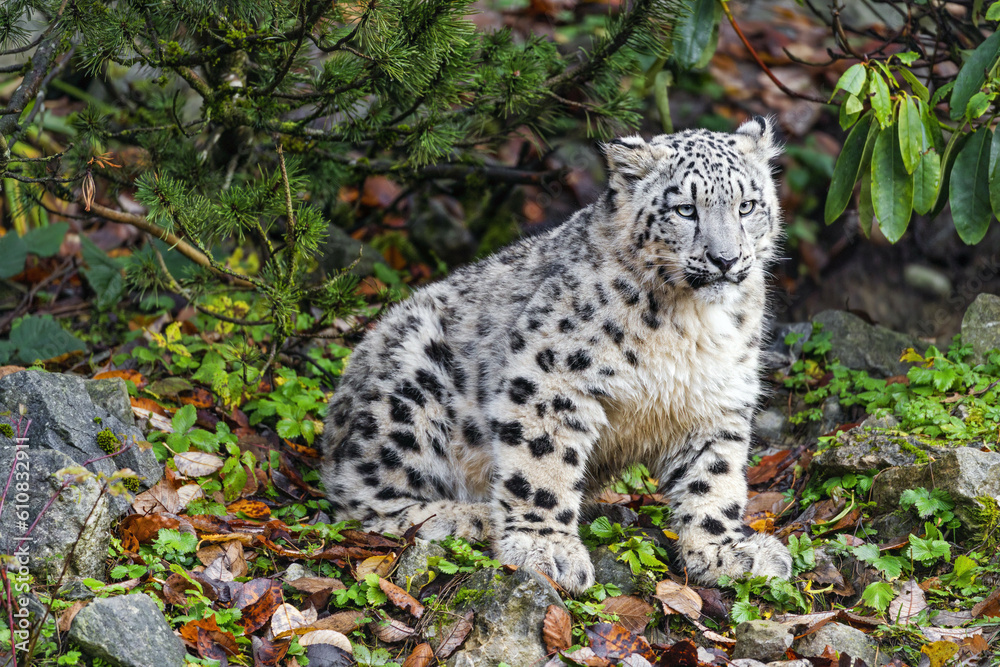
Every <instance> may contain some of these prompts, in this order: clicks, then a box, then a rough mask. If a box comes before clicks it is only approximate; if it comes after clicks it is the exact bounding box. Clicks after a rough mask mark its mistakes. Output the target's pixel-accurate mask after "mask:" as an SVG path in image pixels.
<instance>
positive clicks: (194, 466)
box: [174, 451, 223, 477]
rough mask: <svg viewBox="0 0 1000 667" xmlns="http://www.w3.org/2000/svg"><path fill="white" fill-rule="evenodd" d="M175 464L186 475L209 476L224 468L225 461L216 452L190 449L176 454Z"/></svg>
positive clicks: (178, 470)
mask: <svg viewBox="0 0 1000 667" xmlns="http://www.w3.org/2000/svg"><path fill="white" fill-rule="evenodd" d="M174 465H175V466H177V472H179V473H180V474H182V475H184V476H186V477H207V476H208V475H211V474H212V473H214V472H215V471H217V470H219V469H220V468H222V466H223V461H222V459H221V458H219V457H218V456H216V455H215V454H208V453H207V452H199V451H189V452H182V453H180V454H175V455H174Z"/></svg>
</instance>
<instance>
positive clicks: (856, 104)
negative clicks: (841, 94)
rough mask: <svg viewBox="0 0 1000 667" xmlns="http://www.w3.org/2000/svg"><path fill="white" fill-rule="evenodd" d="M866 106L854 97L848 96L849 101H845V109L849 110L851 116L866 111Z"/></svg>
mask: <svg viewBox="0 0 1000 667" xmlns="http://www.w3.org/2000/svg"><path fill="white" fill-rule="evenodd" d="M864 108H865V105H863V104H862V103H861V100H859V99H858V98H856V97H855V96H854V95H848V96H847V99H846V100H844V109H846V110H847V113H848V114H849V115H854V114H859V113H861V112H862V111H864Z"/></svg>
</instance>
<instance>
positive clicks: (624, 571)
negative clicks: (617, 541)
mask: <svg viewBox="0 0 1000 667" xmlns="http://www.w3.org/2000/svg"><path fill="white" fill-rule="evenodd" d="M590 560H591V562H592V563H593V564H594V580H595V581H596V582H597V583H599V584H614V585H615V586H617V587H618V588H619V589H621V592H622V595H631V594H632V593H633V592H635V578H634V577H633V576H632V570H631V569H630V568H629V566H628V565H626V564H625V563H623V562H621V561H620V560H618V556H617V555H615V554H613V553H612V552H611V550H610V549H608V548H607V547H598V548H597V549H595V550H594V551H591V552H590Z"/></svg>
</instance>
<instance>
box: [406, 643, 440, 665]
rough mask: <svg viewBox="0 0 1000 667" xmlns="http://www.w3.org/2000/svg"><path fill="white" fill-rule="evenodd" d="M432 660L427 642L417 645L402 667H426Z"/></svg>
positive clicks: (432, 656) (432, 654) (432, 655)
mask: <svg viewBox="0 0 1000 667" xmlns="http://www.w3.org/2000/svg"><path fill="white" fill-rule="evenodd" d="M433 660H434V651H433V649H431V645H430V644H428V643H427V642H424V643H423V644H418V645H417V647H416V648H415V649H413V653H411V654H410V656H409V657H408V658H407V659H406V660H405V661H404V662H403V667H428V665H430V664H431V661H433Z"/></svg>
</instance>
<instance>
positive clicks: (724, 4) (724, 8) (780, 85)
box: [722, 1, 827, 104]
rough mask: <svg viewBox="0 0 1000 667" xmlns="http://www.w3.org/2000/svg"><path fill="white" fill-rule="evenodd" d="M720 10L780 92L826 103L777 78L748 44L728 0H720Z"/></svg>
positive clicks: (801, 98)
mask: <svg viewBox="0 0 1000 667" xmlns="http://www.w3.org/2000/svg"><path fill="white" fill-rule="evenodd" d="M722 11H723V12H724V13H725V15H726V18H727V19H729V23H730V25H732V26H733V30H735V31H736V34H737V35H738V36H739V38H740V41H741V42H743V46H745V47H746V49H747V51H749V52H750V56H751V57H752V58H753V59H754V62H756V63H757V66H758V67H760V68H761V69H762V70H764V74H766V75H767V78H769V79H770V80H771V81H772V82H773V83H774V85H776V86H777V87H778V88H779V89H780V90H781V92H783V93H784V94H785V95H788V96H789V97H795V98H798V99H800V100H807V101H809V102H817V103H819V104H827V101H826V100H824V99H823V98H821V97H815V96H814V95H808V94H806V93H797V92H795V91H794V90H792V89H791V88H789V87H788V86H786V85H785V84H783V83H782V82H781V81H780V80H779V79H778V77H776V76H775V75H774V72H772V71H771V69H770V68H769V67H768V66H767V65H765V64H764V61H763V60H761V59H760V56H759V55H757V52H756V51H755V50H754V48H753V47H752V46H750V41H749V40H748V39H747V38H746V35H744V34H743V31H742V30H740V26H739V24H738V23H736V18H735V17H733V12H732V10H731V9H729V3H728V2H726V1H724V2H722Z"/></svg>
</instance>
